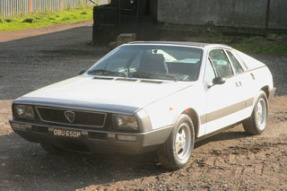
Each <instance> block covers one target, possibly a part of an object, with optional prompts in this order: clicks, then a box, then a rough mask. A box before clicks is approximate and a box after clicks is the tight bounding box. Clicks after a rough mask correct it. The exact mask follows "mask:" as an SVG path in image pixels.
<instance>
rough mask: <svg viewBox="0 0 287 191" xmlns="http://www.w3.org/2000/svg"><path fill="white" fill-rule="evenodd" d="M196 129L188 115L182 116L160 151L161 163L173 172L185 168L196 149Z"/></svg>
mask: <svg viewBox="0 0 287 191" xmlns="http://www.w3.org/2000/svg"><path fill="white" fill-rule="evenodd" d="M194 139H195V136H194V127H193V123H192V121H191V119H190V118H189V117H188V116H187V115H184V114H182V115H180V117H179V119H178V121H177V123H176V124H175V127H174V129H173V131H172V133H171V135H170V136H169V138H168V140H167V141H166V143H164V144H163V145H162V146H161V147H160V149H159V151H158V156H159V161H160V162H161V164H162V165H163V166H164V167H166V168H168V169H171V170H176V169H180V168H182V167H183V166H185V165H186V164H187V163H188V161H189V159H190V156H191V153H192V150H193V147H194Z"/></svg>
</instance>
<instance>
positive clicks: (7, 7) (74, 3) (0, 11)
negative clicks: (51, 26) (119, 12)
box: [0, 0, 109, 18]
mask: <svg viewBox="0 0 287 191" xmlns="http://www.w3.org/2000/svg"><path fill="white" fill-rule="evenodd" d="M94 2H96V3H97V4H107V3H108V2H109V0H95V1H94ZM92 5H94V4H93V3H92V2H91V1H89V0H0V18H1V17H2V18H7V17H12V16H15V15H19V14H26V13H32V12H44V11H58V10H61V9H69V8H77V7H85V6H92Z"/></svg>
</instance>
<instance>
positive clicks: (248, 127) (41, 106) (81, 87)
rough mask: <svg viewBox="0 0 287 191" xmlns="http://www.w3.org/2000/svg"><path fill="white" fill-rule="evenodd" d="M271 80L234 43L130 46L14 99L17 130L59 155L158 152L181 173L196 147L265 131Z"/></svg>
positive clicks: (262, 68) (271, 94)
mask: <svg viewBox="0 0 287 191" xmlns="http://www.w3.org/2000/svg"><path fill="white" fill-rule="evenodd" d="M274 93H275V88H274V87H273V80H272V75H271V73H270V71H269V69H268V68H267V67H266V65H264V64H263V63H261V62H259V61H257V60H255V59H254V58H251V57H250V56H248V55H246V54H244V53H242V52H239V51H237V50H235V49H233V48H231V47H229V46H225V45H219V44H203V43H189V42H133V43H129V44H124V45H121V46H119V47H117V48H116V49H114V50H113V51H111V52H110V53H108V54H107V55H106V56H104V57H103V58H102V59H100V60H99V61H98V62H97V63H96V64H95V65H93V66H92V67H91V68H90V69H88V70H86V71H85V72H83V73H82V74H80V75H79V76H77V77H74V78H71V79H68V80H65V81H62V82H59V83H56V84H53V85H50V86H47V87H44V88H42V89H39V90H36V91H34V92H32V93H29V94H27V95H24V96H22V97H20V98H18V99H16V100H14V102H13V119H12V120H10V124H11V126H12V128H13V130H14V131H15V132H16V133H18V134H19V135H21V136H22V137H24V138H25V139H27V140H29V141H32V142H37V143H41V145H42V147H43V148H44V149H45V150H46V151H48V152H58V151H61V150H70V151H78V152H85V153H94V152H121V153H129V154H137V153H141V152H147V151H153V150H157V151H158V156H159V160H160V162H161V163H162V165H164V166H165V167H166V168H169V169H179V168H181V167H183V166H184V165H186V164H187V163H188V161H189V159H190V156H191V153H192V150H193V147H194V143H195V141H197V140H201V139H202V138H205V137H207V136H210V135H212V134H214V133H217V132H219V131H220V130H223V129H225V128H227V127H232V125H234V124H237V123H240V122H243V126H244V129H245V131H246V132H247V133H250V134H254V135H255V134H260V133H262V132H263V131H264V129H265V128H266V121H267V116H268V100H269V99H270V98H271V97H272V96H273V95H274Z"/></svg>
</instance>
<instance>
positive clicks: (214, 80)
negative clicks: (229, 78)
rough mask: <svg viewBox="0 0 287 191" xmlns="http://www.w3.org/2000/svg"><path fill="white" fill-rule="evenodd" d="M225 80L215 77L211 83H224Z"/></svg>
mask: <svg viewBox="0 0 287 191" xmlns="http://www.w3.org/2000/svg"><path fill="white" fill-rule="evenodd" d="M225 82H226V79H225V78H223V77H216V78H214V79H213V80H212V83H213V85H220V84H224V83H225Z"/></svg>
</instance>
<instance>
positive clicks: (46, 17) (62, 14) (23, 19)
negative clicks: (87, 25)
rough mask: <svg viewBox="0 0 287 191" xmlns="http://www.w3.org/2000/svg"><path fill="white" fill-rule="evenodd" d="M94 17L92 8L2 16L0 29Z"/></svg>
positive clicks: (43, 25) (20, 28) (12, 29)
mask: <svg viewBox="0 0 287 191" xmlns="http://www.w3.org/2000/svg"><path fill="white" fill-rule="evenodd" d="M92 18H93V9H92V8H77V9H69V10H61V11H57V12H49V11H46V12H44V13H32V14H26V15H19V16H15V17H12V18H5V19H4V18H0V31H15V30H23V29H28V28H40V27H45V26H50V25H54V24H63V23H74V22H79V21H85V20H90V19H92Z"/></svg>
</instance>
